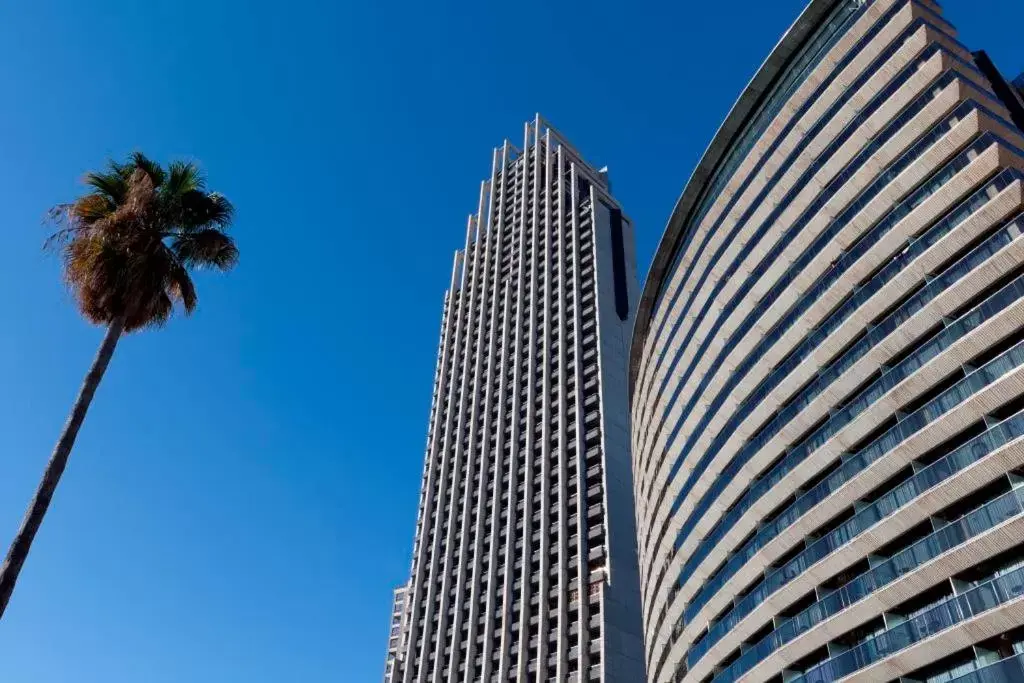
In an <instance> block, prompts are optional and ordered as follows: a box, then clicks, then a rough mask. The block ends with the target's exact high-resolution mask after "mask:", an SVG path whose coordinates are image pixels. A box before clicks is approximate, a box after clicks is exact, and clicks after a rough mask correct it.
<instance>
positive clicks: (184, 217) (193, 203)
mask: <svg viewBox="0 0 1024 683" xmlns="http://www.w3.org/2000/svg"><path fill="white" fill-rule="evenodd" d="M234 216H235V207H233V206H232V205H231V202H229V201H228V199H227V197H225V196H224V195H222V194H220V193H219V192H210V193H209V194H207V193H205V192H201V191H198V190H196V191H192V192H186V193H185V194H183V195H182V196H181V201H180V213H179V217H178V225H179V227H180V228H181V229H182V230H183V231H185V232H194V231H197V230H203V229H207V228H217V229H221V230H223V229H225V228H227V227H228V226H229V225H231V221H232V220H233V219H234Z"/></svg>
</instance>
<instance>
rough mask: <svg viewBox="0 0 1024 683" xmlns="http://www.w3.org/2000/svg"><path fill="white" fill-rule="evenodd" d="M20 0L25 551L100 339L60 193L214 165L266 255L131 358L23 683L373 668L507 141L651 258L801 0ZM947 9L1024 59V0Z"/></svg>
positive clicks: (15, 293) (6, 457)
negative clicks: (571, 178)
mask: <svg viewBox="0 0 1024 683" xmlns="http://www.w3.org/2000/svg"><path fill="white" fill-rule="evenodd" d="M4 4H5V6H4V7H3V8H0V65H2V66H0V93H2V95H0V97H2V99H0V105H2V106H0V139H2V141H3V143H2V148H0V188H2V190H0V198H2V204H3V206H5V207H7V208H6V211H7V214H6V217H5V219H4V225H3V230H2V232H0V240H2V243H0V245H2V253H3V257H4V264H3V267H2V268H0V291H3V292H4V298H5V301H6V304H5V305H6V313H5V314H4V324H3V326H2V328H0V386H2V390H0V546H2V547H3V548H4V549H6V546H7V543H8V541H9V539H10V537H11V535H12V534H13V532H14V530H15V528H16V526H17V524H18V521H19V520H20V518H21V515H22V513H23V511H24V508H25V505H26V503H27V501H28V498H29V496H30V494H31V492H32V490H33V489H34V487H35V485H36V482H37V478H38V476H39V474H40V473H41V471H42V469H43V466H44V463H45V461H46V459H47V457H48V455H49V452H50V449H51V447H52V444H53V441H54V439H55V438H56V436H57V433H58V431H59V429H60V426H61V424H62V422H63V420H64V419H65V415H66V412H67V410H68V408H69V406H70V403H71V401H72V399H73V397H74V394H75V392H76V390H77V388H78V385H79V382H80V380H81V378H82V376H83V374H84V372H85V369H86V367H87V364H88V363H89V361H90V359H91V357H92V355H93V353H94V351H95V348H96V345H97V343H98V341H99V337H100V331H99V330H97V329H94V328H91V327H89V326H87V325H86V324H85V323H83V322H82V321H81V320H80V319H79V318H78V317H77V315H76V314H75V311H74V309H73V308H72V306H71V305H70V302H69V298H68V295H67V294H66V293H65V292H64V290H63V289H62V287H61V283H60V281H59V277H58V269H57V263H56V262H55V261H54V260H53V259H51V258H47V257H45V256H44V255H43V254H42V253H41V252H40V249H39V247H40V244H41V242H42V238H43V233H44V231H43V229H42V228H41V226H40V218H41V216H42V215H43V212H44V210H45V209H46V208H47V207H48V206H50V205H52V204H54V203H57V202H60V201H66V200H68V199H71V198H73V197H74V196H75V195H76V193H77V192H79V191H80V189H81V187H80V185H79V184H78V180H79V178H80V177H81V174H82V172H83V171H85V170H86V169H89V168H92V167H96V166H98V165H100V164H101V163H102V162H103V160H104V159H105V158H106V157H108V156H110V155H114V156H118V157H120V156H123V155H125V154H126V153H128V152H130V151H131V150H133V149H136V148H138V149H142V150H145V151H146V152H147V153H148V154H150V155H151V156H154V157H156V158H158V159H160V160H167V159H170V158H173V157H179V156H189V157H194V158H197V159H199V160H201V162H202V163H203V165H204V166H205V168H207V169H208V171H209V175H210V179H211V184H212V186H213V187H214V188H216V189H218V190H221V191H223V192H225V193H226V194H227V195H228V196H229V197H230V198H231V199H232V200H234V202H235V203H236V205H237V207H238V221H237V232H236V234H237V238H238V240H239V244H240V246H241V250H242V262H241V265H240V266H239V268H238V269H237V271H236V272H235V273H234V274H233V275H231V276H230V277H228V278H220V277H214V276H203V277H201V278H200V285H201V292H200V294H201V296H200V299H201V303H200V311H199V312H198V313H197V315H196V316H194V318H193V319H191V320H183V319H177V320H174V321H173V322H172V324H171V325H170V326H169V327H168V328H167V329H166V330H164V331H162V332H160V333H146V334H142V335H137V336H133V337H130V338H128V339H126V340H125V341H124V342H123V343H122V345H121V347H120V348H119V350H118V352H117V356H116V357H115V359H114V363H113V365H112V367H111V370H110V371H109V373H108V374H107V377H106V380H105V381H104V384H103V386H102V387H101V388H100V391H99V394H98V396H97V400H96V402H95V404H94V407H93V410H92V412H91V414H90V415H89V420H88V422H87V423H86V426H85V429H84V430H83V432H82V434H81V437H80V438H79V441H78V446H77V448H76V451H75V453H74V455H73V457H72V460H71V465H70V467H69V469H68V471H67V474H66V476H65V478H64V481H63V483H62V485H61V488H60V490H59V491H58V495H57V497H56V500H55V502H54V505H53V507H52V508H51V511H50V514H49V517H48V518H47V520H46V523H45V525H44V526H43V529H42V532H41V534H40V536H39V538H38V541H37V543H36V546H35V549H34V552H33V554H32V556H31V557H30V559H29V562H28V565H27V567H26V569H25V572H24V573H23V574H22V577H23V578H22V581H21V583H20V585H19V587H18V590H17V592H16V593H15V596H14V600H13V602H12V604H11V607H10V609H9V610H8V612H7V615H6V617H5V619H4V620H3V622H2V623H0V681H3V682H4V683H140V682H144V683H182V682H184V681H187V682H189V683H206V682H210V683H224V682H225V681H240V682H241V681H244V682H245V683H264V682H266V683H270V682H274V683H277V682H282V681H288V682H291V681H298V682H302V683H306V682H310V683H328V682H339V681H340V682H342V683H349V682H353V683H362V682H364V681H375V680H378V678H379V677H380V675H381V672H382V667H383V660H384V647H385V640H386V634H387V620H388V617H389V607H390V595H391V589H392V588H393V587H394V586H395V585H396V584H399V583H400V582H402V581H403V580H404V579H405V577H406V575H407V573H408V569H409V553H410V550H411V544H412V532H413V525H414V516H415V508H416V503H417V488H418V484H419V477H420V471H421V463H422V457H423V446H424V441H425V433H426V419H427V413H428V403H429V398H430V391H431V378H432V373H433V363H434V354H435V347H436V344H437V335H438V329H439V315H440V304H441V296H442V292H443V289H444V287H445V285H446V283H447V280H448V274H449V268H450V263H451V261H450V259H451V254H452V251H453V250H454V249H455V248H456V247H458V246H460V242H461V239H462V236H463V231H464V226H465V217H466V214H467V213H468V212H469V211H470V210H471V209H473V208H474V207H475V203H476V198H477V192H478V183H479V181H480V180H481V179H482V178H483V176H484V174H485V173H487V172H488V170H489V164H490V149H491V147H492V146H495V145H498V144H500V143H501V140H502V139H503V137H505V136H509V137H511V138H512V139H513V140H518V139H521V135H522V132H521V131H522V122H523V121H524V120H525V119H527V118H529V117H531V116H532V115H533V113H534V112H535V111H540V112H542V113H543V114H544V115H545V116H547V117H548V118H549V119H550V120H551V121H552V122H553V123H554V124H555V125H556V126H557V127H559V128H560V129H561V130H562V131H563V132H564V133H565V134H566V135H567V136H568V137H569V138H570V139H572V140H573V141H574V142H575V143H576V144H577V146H578V147H580V148H581V149H582V150H583V151H584V153H585V155H586V156H588V157H589V158H590V159H592V160H594V161H595V162H596V163H599V164H608V165H609V166H610V167H611V172H612V179H613V182H614V186H615V191H616V194H617V195H618V196H619V197H620V198H621V200H622V202H623V204H624V205H625V207H626V209H627V211H628V212H629V213H630V214H631V215H632V216H633V218H634V219H635V223H636V225H637V229H638V246H639V254H640V259H641V263H640V266H641V270H642V271H646V267H647V264H648V261H649V259H650V255H651V253H652V252H653V250H654V247H655V245H656V242H657V240H658V238H659V237H660V235H661V230H662V228H663V227H664V224H665V220H666V219H667V217H668V214H669V212H670V210H671V208H672V205H673V203H674V202H675V199H676V197H677V196H678V194H679V192H680V191H681V189H682V187H683V184H684V182H685V180H686V179H687V177H688V176H689V174H690V171H691V170H692V168H693V166H694V164H695V163H696V161H697V159H698V158H699V155H700V153H701V152H702V151H703V149H704V147H705V145H706V144H707V143H708V141H709V140H710V138H711V136H712V134H713V133H714V131H715V129H716V128H717V126H718V124H719V123H720V122H721V120H722V118H723V117H724V115H725V113H726V112H727V110H728V108H729V106H730V105H731V103H732V101H733V100H734V98H735V96H736V95H737V94H738V92H739V91H740V90H741V88H742V86H743V85H744V84H745V83H746V81H747V80H748V78H749V77H750V76H751V75H752V74H753V72H754V70H755V68H756V67H757V66H758V64H760V62H761V61H762V59H763V58H764V57H765V56H766V54H767V53H768V51H769V50H770V48H771V47H772V46H773V45H774V43H775V41H776V40H777V39H778V37H779V35H780V34H781V32H782V31H783V30H784V29H785V28H786V27H787V26H788V25H789V23H790V22H791V21H792V19H793V18H794V17H795V16H796V14H797V12H798V11H799V9H800V7H801V6H802V4H803V0H773V1H772V2H761V1H758V2H754V1H752V0H751V1H737V2H709V3H704V2H702V3H694V2H689V1H685V2H684V1H682V0H676V2H672V3H663V4H658V3H644V2H640V3H636V2H634V3H625V2H619V3H612V2H604V1H599V2H591V3H581V2H574V3H560V4H559V6H558V7H547V6H546V4H545V3H538V2H533V1H530V0H527V1H524V2H521V3H514V2H508V3H502V4H500V5H499V4H498V3H494V2H466V3H456V2H450V1H447V0H440V1H439V2H428V3H419V2H417V3H412V2H404V3H388V2H359V3H351V2H339V3H328V2H313V1H312V0H291V1H290V2H274V3H271V2H265V1H263V0H249V1H247V2H242V1H241V0H205V1H200V0H178V1H177V2H166V1H164V0H156V1H155V2H138V0H108V1H106V2H89V3H86V2H80V1H76V2H73V1H72V0H60V1H58V0H35V1H34V2H17V3H4ZM945 5H946V10H947V16H949V17H950V18H951V19H952V20H953V21H954V22H956V23H958V24H959V25H960V28H961V35H962V37H963V39H964V40H965V42H967V43H968V44H969V45H970V46H971V47H973V48H979V47H983V48H986V49H988V50H989V51H990V53H991V54H992V56H993V57H994V58H995V60H996V63H997V64H998V65H999V66H1000V67H1002V68H1003V69H1004V70H1005V71H1007V72H1009V73H1011V74H1015V73H1017V72H1019V71H1021V70H1024V49H1022V47H1021V46H1022V45H1024V41H1022V30H1024V4H1022V3H1020V2H1019V0H972V1H971V2H968V1H967V0H947V1H946V2H945ZM695 6H699V8H696V7H695ZM976 12H977V13H976ZM993 14H1000V15H1001V18H1000V20H999V21H998V22H995V23H992V22H990V21H988V20H987V17H985V16H984V15H989V16H991V15H993Z"/></svg>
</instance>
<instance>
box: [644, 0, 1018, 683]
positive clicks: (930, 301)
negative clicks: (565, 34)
mask: <svg viewBox="0 0 1024 683" xmlns="http://www.w3.org/2000/svg"><path fill="white" fill-rule="evenodd" d="M1005 85H1006V82H1005V81H1003V80H1002V79H1001V78H996V74H995V73H993V71H992V67H991V64H990V63H986V60H985V59H983V56H981V55H975V54H972V53H971V52H970V51H969V50H968V49H967V48H966V47H964V45H962V44H961V43H960V42H959V41H958V39H957V34H956V31H955V29H954V27H953V26H952V25H951V24H950V23H949V22H948V21H947V20H946V19H945V18H944V17H943V15H942V12H941V9H940V7H939V6H938V4H936V3H934V2H931V1H929V0H856V1H854V0H842V1H836V0H814V2H812V3H811V4H810V5H809V6H808V7H807V9H806V10H805V11H804V13H803V14H802V15H801V17H800V18H799V19H798V21H797V22H796V23H795V24H794V25H793V27H792V28H791V29H790V30H789V31H788V32H787V33H786V35H785V36H784V37H783V38H782V40H781V42H780V43H779V44H778V45H777V47H776V48H775V49H774V51H773V52H772V53H771V55H770V56H769V58H768V60H767V61H766V62H765V64H764V65H763V66H762V67H761V69H760V70H759V71H758V73H757V74H756V76H755V77H754V79H753V81H752V82H751V83H750V85H749V86H748V87H747V89H746V90H745V91H744V92H743V94H742V96H741V97H740V99H739V101H738V102H737V104H736V105H735V107H734V108H733V110H732V111H731V113H730V114H729V116H728V118H727V120H726V121H725V123H724V124H723V126H722V128H721V129H720V131H719V132H718V134H717V135H716V137H715V138H714V140H713V142H712V143H711V146H710V147H709V149H708V151H707V153H706V155H705V157H704V158H703V159H702V161H701V163H700V165H699V167H698V169H697V170H696V172H695V173H694V174H693V177H692V179H691V180H690V182H689V184H688V185H687V187H686V188H685V190H684V192H683V194H682V196H681V198H680V199H679V201H678V203H677V205H676V207H675V210H674V212H673V214H672V217H671V219H670V221H669V224H668V227H667V229H666V232H665V235H664V237H663V239H662V241H661V244H660V246H659V248H658V250H657V253H656V255H655V258H654V263H653V266H652V269H651V273H650V276H649V277H648V280H647V282H646V285H645V289H644V292H643V294H642V296H641V299H640V304H639V310H638V312H637V322H636V327H635V331H634V335H633V341H632V349H631V363H630V389H631V394H630V400H631V417H632V422H631V434H632V437H631V438H632V446H633V476H634V481H635V498H636V500H637V503H638V507H637V520H638V543H639V554H640V564H639V567H640V582H641V595H642V601H643V612H644V614H643V617H644V635H645V661H646V665H647V669H648V675H649V679H648V680H650V681H652V682H654V683H665V682H668V681H682V682H685V683H707V682H713V683H733V682H734V681H743V682H744V683H766V682H772V683H790V682H796V683H805V682H806V683H810V682H812V681H813V682H819V681H837V680H843V681H858V682H859V681H864V682H868V681H870V682H872V683H874V682H879V683H884V682H886V681H920V682H925V681H928V682H932V683H939V682H943V683H944V682H945V681H960V682H963V683H968V682H970V683H974V682H979V683H980V682H983V681H992V682H995V681H1020V680H1024V665H1022V662H1021V659H1020V657H1021V655H1020V653H1022V652H1024V631H1022V628H1021V627H1022V625H1024V599H1022V595H1024V488H1022V482H1024V479H1022V477H1021V467H1022V466H1024V441H1022V438H1021V437H1022V435H1024V412H1022V410H1024V237H1022V229H1024V215H1022V211H1024V194H1022V181H1024V175H1022V172H1021V170H1022V169H1024V151H1022V150H1024V135H1022V132H1021V130H1020V128H1019V126H1018V124H1016V123H1015V121H1018V120H1020V119H1019V117H1020V115H1021V112H1020V110H1019V104H1020V103H1019V100H1017V99H1016V97H1015V96H1009V97H1008V96H1007V95H1012V88H1007V87H1004V86H1005Z"/></svg>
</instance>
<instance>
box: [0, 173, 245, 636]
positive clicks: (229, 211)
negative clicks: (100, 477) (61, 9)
mask: <svg viewBox="0 0 1024 683" xmlns="http://www.w3.org/2000/svg"><path fill="white" fill-rule="evenodd" d="M85 184H86V186H87V187H88V188H89V191H88V192H87V193H86V194H85V195H83V196H81V197H79V198H78V199H77V200H76V201H74V202H72V203H70V204H63V205H60V206H56V207H54V208H53V209H52V210H51V212H50V218H51V219H52V220H53V221H54V223H55V224H56V226H57V227H58V228H59V229H58V231H57V232H56V233H55V234H54V235H53V236H52V237H51V238H50V239H49V240H48V241H47V244H48V245H49V246H50V247H52V248H55V249H58V250H59V252H60V254H61V257H62V262H63V270H64V278H65V280H66V282H67V285H68V287H69V289H70V291H71V293H72V295H73V296H74V299H75V302H76V304H77V306H78V309H79V311H80V312H81V313H82V315H83V316H85V318H86V319H87V320H89V321H90V322H92V323H95V324H97V325H104V326H105V327H106V328H107V329H106V334H105V335H104V337H103V341H102V343H101V344H100V348H99V351H98V352H97V354H96V358H95V359H94V360H93V362H92V367H90V368H89V372H88V374H87V375H86V376H85V381H84V382H83V383H82V388H81V390H80V391H79V393H78V398H77V399H75V404H74V406H73V407H72V409H71V415H70V416H69V417H68V421H67V423H66V424H65V425H64V430H63V432H61V435H60V439H59V440H58V441H57V445H56V447H55V448H54V449H53V454H52V455H51V456H50V461H49V463H47V465H46V472H45V473H44V474H43V479H42V481H41V482H40V483H39V487H38V488H37V489H36V493H35V496H34V497H33V498H32V502H31V503H30V504H29V507H28V511H27V512H26V513H25V519H24V520H23V521H22V523H21V528H20V529H18V534H17V536H15V538H14V541H13V542H12V543H11V547H10V549H9V550H8V552H7V557H6V558H5V559H4V563H3V566H2V567H0V618H2V617H3V614H4V610H6V608H7V604H8V602H9V601H10V599H11V593H12V592H13V591H14V584H15V582H16V581H17V580H18V574H19V573H20V572H21V568H22V566H23V565H24V564H25V558H26V557H28V552H29V549H30V547H31V545H32V541H33V539H34V538H35V536H36V532H38V531H39V525H40V524H41V523H42V521H43V516H44V515H45V514H46V510H47V508H49V506H50V501H51V500H52V498H53V493H54V490H55V489H56V488H57V483H58V482H59V481H60V478H61V475H62V474H63V473H64V468H65V467H66V466H67V462H68V457H69V456H70V455H71V448H72V446H74V443H75V437H76V436H77V435H78V430H79V428H81V426H82V421H83V420H84V419H85V414H86V412H87V411H88V410H89V404H90V403H92V398H93V395H94V394H95V393H96V387H97V386H98V385H99V383H100V380H101V379H102V378H103V373H104V372H105V371H106V369H107V365H108V364H109V363H110V358H111V356H112V355H113V353H114V348H115V347H116V346H117V342H118V340H119V339H120V338H121V335H122V334H124V333H126V332H134V331H136V330H141V329H144V328H147V327H159V326H161V325H163V324H164V323H165V322H167V320H168V318H170V316H171V312H172V310H173V308H174V303H175V302H178V303H180V304H181V306H182V308H183V309H184V310H185V313H186V314H188V313H191V312H192V311H193V310H194V309H195V307H196V289H195V285H194V284H193V282H192V279H191V277H190V276H189V270H190V269H194V268H202V267H212V268H216V269H219V270H222V271H226V270H230V269H231V268H232V267H233V266H234V265H235V263H236V262H237V261H238V249H237V248H236V247H235V243H234V241H233V240H232V238H231V237H229V236H228V235H227V234H226V230H227V228H228V227H229V225H230V223H231V219H232V216H233V213H234V210H233V208H232V206H231V203H230V202H228V200H227V199H225V198H224V197H223V196H222V195H220V194H218V193H216V192H208V191H207V189H206V182H205V179H204V177H203V175H202V173H200V171H199V169H198V168H197V167H196V165H195V164H192V163H186V162H173V163H171V164H169V165H168V166H167V168H166V169H164V168H162V167H161V166H160V165H159V164H157V163H154V162H153V161H150V160H149V159H147V158H146V157H145V156H144V155H142V154H140V153H135V154H133V155H132V156H131V157H129V159H128V160H127V161H126V162H125V163H116V162H113V161H111V162H109V163H108V166H107V168H106V170H104V171H102V172H98V173H88V174H86V176H85Z"/></svg>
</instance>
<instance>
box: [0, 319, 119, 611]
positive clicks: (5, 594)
mask: <svg viewBox="0 0 1024 683" xmlns="http://www.w3.org/2000/svg"><path fill="white" fill-rule="evenodd" d="M122 332H124V318H118V319H117V320H114V321H113V322H112V323H110V327H108V328H107V333H106V334H105V335H104V337H103V342H102V343H101V344H100V349H99V351H98V352H97V353H96V358H95V359H94V360H93V362H92V367H90V368H89V374H87V375H86V376H85V381H84V382H83V383H82V388H81V389H80V390H79V392H78V398H77V399H75V405H74V407H73V408H72V409H71V415H70V416H69V417H68V421H67V423H66V424H65V425H64V431H63V432H61V435H60V440H58V441H57V446H56V447H55V448H54V449H53V455H51V456H50V462H49V463H47V465H46V472H45V473H44V474H43V480H42V481H41V482H39V488H37V489H36V495H35V496H33V498H32V502H31V503H30V504H29V506H28V511H27V512H26V513H25V519H23V520H22V522H21V528H20V529H18V535H17V536H15V537H14V542H13V543H11V547H10V549H9V550H8V551H7V557H6V558H5V559H4V563H3V566H2V567H0V618H3V616H4V611H5V610H6V609H7V603H8V602H10V600H11V593H13V592H14V584H15V583H16V582H17V581H18V574H20V573H21V568H22V566H23V565H24V564H25V558H27V557H28V551H29V549H30V548H31V547H32V541H33V540H34V539H35V537H36V532H38V531H39V525H41V524H42V523H43V517H44V516H45V515H46V510H47V508H49V507H50V501H51V500H52V499H53V492H54V491H55V490H56V488H57V484H58V483H59V482H60V478H61V475H62V474H64V468H65V467H66V466H67V464H68V457H70V455H71V448H72V446H74V445H75V437H77V436H78V430H79V429H80V428H81V426H82V421H83V420H85V414H86V413H87V412H88V411H89V405H90V404H91V403H92V397H93V395H94V394H95V393H96V387H98V386H99V384H100V380H101V379H103V373H104V372H106V370H107V366H108V365H109V364H110V357H111V356H113V355H114V348H115V347H117V341H118V339H120V338H121V333H122Z"/></svg>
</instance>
